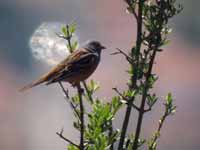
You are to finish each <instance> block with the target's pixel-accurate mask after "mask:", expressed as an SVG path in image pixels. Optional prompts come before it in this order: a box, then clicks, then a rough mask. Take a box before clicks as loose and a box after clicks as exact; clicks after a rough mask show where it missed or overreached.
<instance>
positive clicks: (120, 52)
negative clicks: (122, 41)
mask: <svg viewBox="0 0 200 150" xmlns="http://www.w3.org/2000/svg"><path fill="white" fill-rule="evenodd" d="M116 49H117V52H114V53H111V55H118V54H122V55H123V56H125V58H126V60H127V61H128V62H129V63H130V64H133V63H134V60H133V59H132V58H131V57H130V56H128V55H127V54H126V53H125V52H123V51H122V50H121V49H119V48H116Z"/></svg>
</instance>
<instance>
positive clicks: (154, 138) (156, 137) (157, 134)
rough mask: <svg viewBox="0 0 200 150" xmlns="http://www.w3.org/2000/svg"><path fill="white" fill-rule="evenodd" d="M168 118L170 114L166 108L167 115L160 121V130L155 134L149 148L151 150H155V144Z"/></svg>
mask: <svg viewBox="0 0 200 150" xmlns="http://www.w3.org/2000/svg"><path fill="white" fill-rule="evenodd" d="M167 116H168V113H167V108H165V113H164V114H163V116H162V117H161V119H160V120H159V125H158V129H157V130H156V132H155V135H154V137H153V139H152V141H151V144H150V146H149V150H153V146H154V143H155V142H156V141H157V140H158V138H159V136H160V131H161V128H162V126H163V123H164V122H165V120H166V118H167Z"/></svg>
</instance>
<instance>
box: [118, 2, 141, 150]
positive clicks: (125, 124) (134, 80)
mask: <svg viewBox="0 0 200 150" xmlns="http://www.w3.org/2000/svg"><path fill="white" fill-rule="evenodd" d="M143 3H144V1H143V0H140V1H139V8H138V17H137V18H136V20H137V41H136V53H135V52H134V50H132V52H131V55H132V57H136V63H134V64H132V66H131V67H132V68H133V69H134V74H133V75H132V77H131V82H132V84H131V86H130V89H131V90H134V89H135V88H136V83H137V68H138V64H139V54H140V49H141V44H142V9H143ZM134 55H135V56H134ZM134 100H135V97H132V99H131V100H130V101H128V105H127V108H126V114H125V118H124V122H123V125H122V130H121V136H120V140H119V146H118V150H122V149H123V145H124V140H125V136H126V131H127V127H128V124H129V118H130V114H131V110H132V103H133V101H134Z"/></svg>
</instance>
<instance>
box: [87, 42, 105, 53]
mask: <svg viewBox="0 0 200 150" xmlns="http://www.w3.org/2000/svg"><path fill="white" fill-rule="evenodd" d="M84 48H86V49H87V50H89V51H91V52H97V53H98V54H100V53H101V50H102V49H106V47H105V46H103V45H101V43H100V42H98V41H89V42H88V43H87V44H86V45H85V47H84Z"/></svg>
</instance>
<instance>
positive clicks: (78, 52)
mask: <svg viewBox="0 0 200 150" xmlns="http://www.w3.org/2000/svg"><path fill="white" fill-rule="evenodd" d="M85 53H87V51H86V50H85V49H78V50H76V51H74V52H73V53H72V54H71V55H69V56H68V57H67V58H65V59H64V60H63V61H61V62H60V63H59V64H58V65H56V66H55V67H53V68H52V69H51V70H50V71H49V72H48V73H46V74H44V75H43V76H42V77H40V78H39V79H38V80H35V81H33V82H31V83H30V84H28V85H26V86H24V87H23V88H21V89H20V90H19V91H25V90H28V89H30V88H32V87H34V86H37V85H39V84H41V83H44V82H49V81H51V80H52V79H54V78H55V77H56V76H57V75H59V74H60V72H62V71H63V70H65V68H67V67H68V65H70V62H75V61H76V58H79V59H80V58H81V56H82V55H84V54H85Z"/></svg>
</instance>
